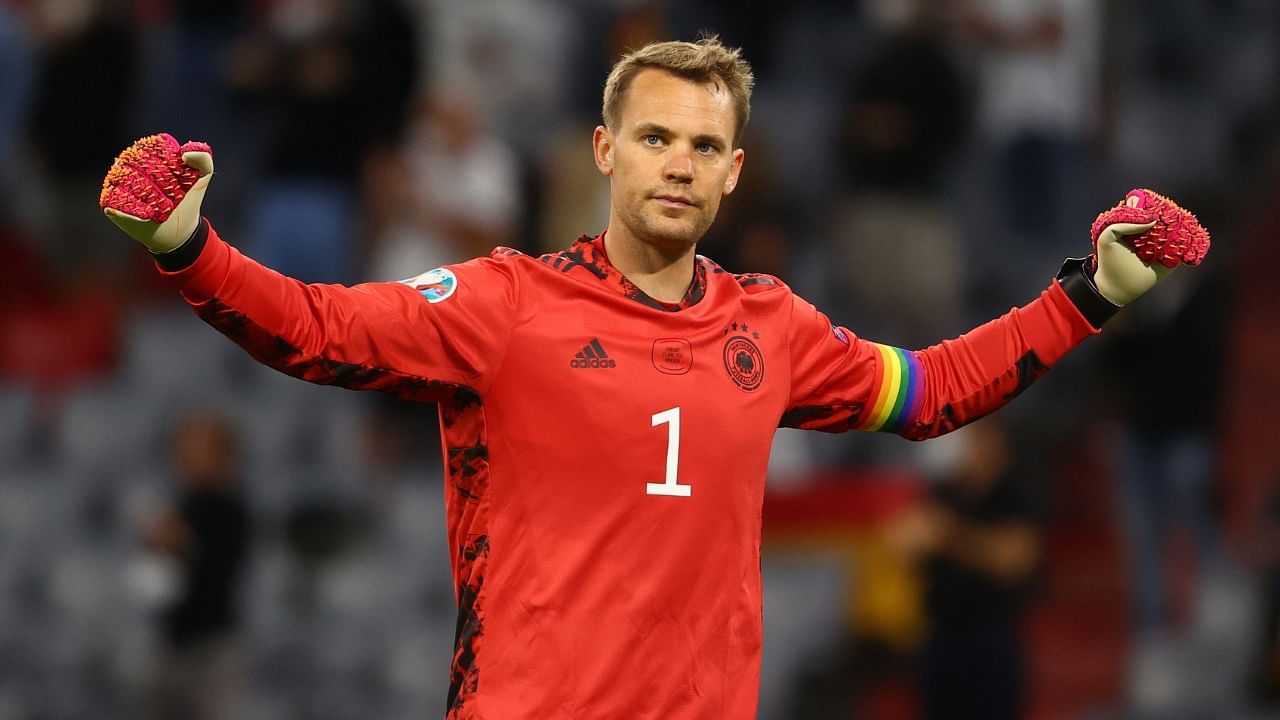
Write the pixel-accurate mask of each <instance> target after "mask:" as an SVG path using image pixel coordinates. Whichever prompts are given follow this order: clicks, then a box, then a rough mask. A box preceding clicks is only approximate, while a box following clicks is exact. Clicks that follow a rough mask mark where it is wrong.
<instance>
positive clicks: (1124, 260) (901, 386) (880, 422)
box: [781, 191, 1208, 440]
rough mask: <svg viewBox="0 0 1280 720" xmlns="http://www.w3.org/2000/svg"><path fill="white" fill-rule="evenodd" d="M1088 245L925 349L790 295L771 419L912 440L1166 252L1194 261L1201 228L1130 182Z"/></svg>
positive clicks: (985, 394) (1018, 376)
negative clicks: (783, 407) (1019, 294)
mask: <svg viewBox="0 0 1280 720" xmlns="http://www.w3.org/2000/svg"><path fill="white" fill-rule="evenodd" d="M1093 237H1094V242H1095V246H1096V253H1095V254H1094V255H1092V256H1090V257H1088V258H1083V259H1077V260H1069V261H1067V263H1066V265H1064V267H1063V269H1062V272H1061V273H1059V275H1058V277H1057V278H1056V279H1055V280H1053V281H1052V282H1051V283H1050V284H1049V287H1048V288H1047V289H1045V290H1044V291H1043V292H1042V293H1041V294H1040V296H1039V297H1038V298H1036V299H1035V300H1033V301H1032V302H1030V303H1028V304H1026V305H1024V306H1022V307H1020V308H1015V309H1012V310H1010V311H1009V312H1008V313H1006V314H1004V315H1003V316H1001V317H999V318H996V319H995V320H992V321H990V322H987V323H985V324H983V325H981V326H979V327H977V328H975V329H974V330H972V331H970V332H968V333H965V334H964V335H962V336H960V337H958V338H955V339H954V340H947V341H944V342H942V343H939V344H938V345H934V346H932V347H930V348H927V349H925V350H915V351H912V350H905V349H902V348H895V347H892V346H889V345H882V344H879V343H875V342H870V341H867V340H863V339H861V338H858V337H857V336H855V335H854V334H853V333H852V332H850V331H849V330H847V329H845V328H839V327H834V326H833V325H832V324H831V322H830V321H829V320H828V319H827V317H826V316H825V315H823V314H822V313H821V312H819V311H818V310H817V309H816V308H814V307H813V306H812V305H810V304H809V303H807V302H805V301H804V300H802V299H800V298H795V299H794V307H793V313H792V322H791V348H792V375H793V381H792V394H791V401H790V404H789V408H788V410H787V412H786V414H784V416H783V418H782V421H781V424H782V425H784V426H787V427H799V428H806V429H813V430H824V431H828V432H840V431H844V430H850V429H858V430H872V431H884V432H894V433H897V434H900V435H903V436H904V437H908V438H911V439H914V440H921V439H925V438H929V437H934V436H936V435H941V434H943V433H946V432H950V431H951V430H954V429H956V428H958V427H960V426H962V425H964V424H965V423H968V422H972V421H973V420H976V419H978V418H980V417H982V416H984V415H986V414H988V413H990V412H992V411H994V410H996V409H998V408H1000V407H1001V406H1003V405H1005V404H1006V403H1008V402H1009V401H1011V400H1012V399H1013V398H1015V397H1017V396H1018V395H1019V394H1020V393H1021V392H1022V391H1023V390H1025V389H1026V388H1027V387H1028V386H1029V385H1030V384H1031V383H1032V382H1034V381H1035V380H1036V379H1038V378H1039V377H1041V376H1042V375H1044V374H1045V373H1046V372H1048V370H1049V368H1050V367H1052V366H1053V365H1054V363H1056V362H1057V361H1058V360H1059V359H1060V358H1061V357H1062V356H1063V355H1064V354H1066V353H1067V352H1068V351H1069V350H1071V349H1072V348H1074V347H1075V346H1076V345H1078V344H1080V343H1081V342H1082V341H1083V340H1084V339H1085V338H1087V337H1089V336H1090V335H1093V334H1095V333H1097V332H1099V331H1100V329H1101V327H1102V324H1103V323H1104V322H1106V321H1107V319H1109V318H1110V317H1111V316H1112V315H1114V314H1115V313H1116V312H1118V311H1119V309H1120V308H1121V307H1122V306H1123V305H1125V304H1127V303H1129V302H1131V301H1133V300H1134V299H1136V298H1137V297H1139V296H1141V295H1142V294H1143V293H1145V292H1146V291H1148V290H1150V289H1151V288H1152V287H1154V286H1155V284H1156V283H1157V282H1159V280H1160V279H1162V278H1163V277H1165V276H1166V275H1167V274H1168V272H1169V271H1170V269H1171V267H1170V265H1171V263H1172V265H1176V264H1177V262H1173V260H1174V259H1176V260H1177V261H1178V262H1182V263H1185V264H1198V263H1199V262H1200V260H1201V259H1202V258H1203V257H1204V253H1205V251H1207V249H1208V235H1207V234H1206V233H1205V232H1204V230H1203V228H1201V227H1200V225H1199V223H1198V222H1196V220H1195V218H1194V216H1191V215H1190V213H1187V212H1186V211H1185V210H1182V209H1181V208H1178V207H1177V206H1176V205H1174V204H1173V203H1172V202H1171V201H1169V200H1168V199H1167V198H1163V197H1161V196H1159V195H1155V194H1154V193H1150V192H1149V191H1134V192H1132V193H1130V194H1129V197H1128V198H1126V201H1125V202H1124V203H1122V205H1120V206H1118V207H1117V208H1113V209H1112V210H1110V211H1108V212H1106V213H1103V214H1102V215H1100V216H1099V220H1098V222H1095V224H1094V229H1093Z"/></svg>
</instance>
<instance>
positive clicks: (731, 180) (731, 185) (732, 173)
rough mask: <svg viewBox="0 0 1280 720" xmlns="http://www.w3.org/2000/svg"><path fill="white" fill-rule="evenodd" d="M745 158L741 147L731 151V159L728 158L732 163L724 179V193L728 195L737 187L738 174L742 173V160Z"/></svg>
mask: <svg viewBox="0 0 1280 720" xmlns="http://www.w3.org/2000/svg"><path fill="white" fill-rule="evenodd" d="M745 158H746V153H745V152H743V150H742V148H737V149H735V150H734V151H733V159H732V160H730V162H731V163H732V165H731V166H730V168H729V177H728V178H726V179H725V181H724V190H723V192H724V194H725V195H728V194H729V193H731V192H733V191H734V189H735V188H737V187H738V175H739V174H741V173H742V161H743V160H744V159H745Z"/></svg>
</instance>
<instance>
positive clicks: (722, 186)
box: [594, 68, 743, 255]
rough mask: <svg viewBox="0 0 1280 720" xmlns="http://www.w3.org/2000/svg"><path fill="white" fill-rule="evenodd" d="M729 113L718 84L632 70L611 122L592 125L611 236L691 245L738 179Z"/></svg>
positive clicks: (672, 249)
mask: <svg viewBox="0 0 1280 720" xmlns="http://www.w3.org/2000/svg"><path fill="white" fill-rule="evenodd" d="M734 119H735V116H734V108H733V98H732V97H731V96H730V94H729V91H728V90H727V89H726V88H725V87H724V86H723V85H719V84H716V83H698V82H693V81H690V80H685V79H683V78H680V77H678V76H676V75H672V74H670V73H667V72H664V71H662V70H655V69H648V68H647V69H644V70H641V71H640V72H639V73H637V74H636V76H635V77H634V78H632V80H631V85H630V87H629V88H628V89H627V92H626V95H625V96H624V98H623V102H622V107H621V109H620V112H619V117H618V122H617V123H616V124H617V127H614V128H605V127H598V128H596V131H595V138H594V141H595V159H596V166H597V167H598V168H600V172H602V173H604V174H605V175H607V176H608V177H609V179H610V200H611V206H610V212H609V233H610V235H611V236H612V237H618V236H621V238H622V239H624V240H632V241H639V242H643V243H647V244H649V245H652V246H653V247H655V248H657V249H658V250H659V251H661V252H663V253H664V254H668V255H676V254H681V253H683V252H685V251H687V250H688V249H689V248H691V247H693V246H694V244H695V243H697V242H698V240H699V239H700V238H701V237H702V236H703V234H704V233H706V231H707V228H709V227H711V222H712V221H713V220H715V217H716V212H717V211H718V210H719V209H720V200H721V198H723V197H724V196H726V195H728V194H729V193H731V192H733V189H734V188H735V187H736V186H737V184H738V173H739V171H740V170H741V169H742V158H743V153H742V150H741V149H734V148H733V147H732V144H731V143H732V140H733V130H734Z"/></svg>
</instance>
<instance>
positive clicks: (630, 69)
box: [603, 35, 755, 147]
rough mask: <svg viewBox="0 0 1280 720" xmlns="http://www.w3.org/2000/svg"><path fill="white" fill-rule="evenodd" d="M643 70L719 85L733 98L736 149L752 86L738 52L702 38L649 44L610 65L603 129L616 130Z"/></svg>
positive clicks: (715, 39) (713, 39)
mask: <svg viewBox="0 0 1280 720" xmlns="http://www.w3.org/2000/svg"><path fill="white" fill-rule="evenodd" d="M645 68H654V69H657V70H665V71H666V72H669V73H672V74H673V75H678V76H680V77H682V78H685V79H686V80H692V81H694V82H703V83H705V82H716V83H722V84H723V85H724V86H725V88H726V89H728V91H729V95H730V96H731V97H732V98H733V109H734V115H735V123H734V128H733V144H734V147H737V145H738V141H739V140H740V139H741V137H742V130H743V129H744V128H745V127H746V126H747V119H748V118H749V117H750V116H751V87H752V86H753V85H754V84H755V76H754V75H752V73H751V66H750V65H749V64H747V61H746V60H744V59H743V58H742V50H741V49H740V48H731V47H727V46H725V45H724V44H722V43H721V42H720V38H719V37H718V36H716V35H706V36H703V37H702V38H701V39H699V40H698V41H697V42H682V41H669V42H658V43H650V44H648V45H645V46H644V47H642V48H640V49H639V50H633V51H631V52H629V53H627V54H626V55H623V56H622V58H621V59H619V60H618V62H616V63H614V65H613V70H611V71H610V72H609V79H608V80H606V81H605V84H604V111H603V115H604V124H605V127H608V128H610V129H615V128H617V126H618V122H619V115H620V114H621V113H622V102H623V100H625V99H626V94H627V88H628V87H629V86H630V85H631V81H632V80H633V79H634V78H635V76H636V75H637V74H638V73H639V72H640V71H641V70H643V69H645Z"/></svg>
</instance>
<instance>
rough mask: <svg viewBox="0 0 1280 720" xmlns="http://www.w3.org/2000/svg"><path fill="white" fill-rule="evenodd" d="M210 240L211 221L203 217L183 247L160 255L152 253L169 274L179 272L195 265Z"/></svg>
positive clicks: (157, 262)
mask: <svg viewBox="0 0 1280 720" xmlns="http://www.w3.org/2000/svg"><path fill="white" fill-rule="evenodd" d="M208 240H209V221H208V220H205V219H204V218H203V217H202V218H200V222H198V223H196V229H195V230H194V231H193V232H192V233H191V237H189V238H187V239H186V240H185V241H183V243H182V244H181V245H179V246H178V247H176V248H174V249H172V250H170V251H168V252H162V253H158V252H155V251H152V252H151V254H152V255H153V256H155V259H156V264H157V265H159V266H160V267H161V268H164V269H165V270H167V271H169V272H177V271H179V270H185V269H187V268H189V267H191V265H192V264H193V263H195V261H196V258H198V257H200V251H202V250H204V244H205V242H207V241H208Z"/></svg>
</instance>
